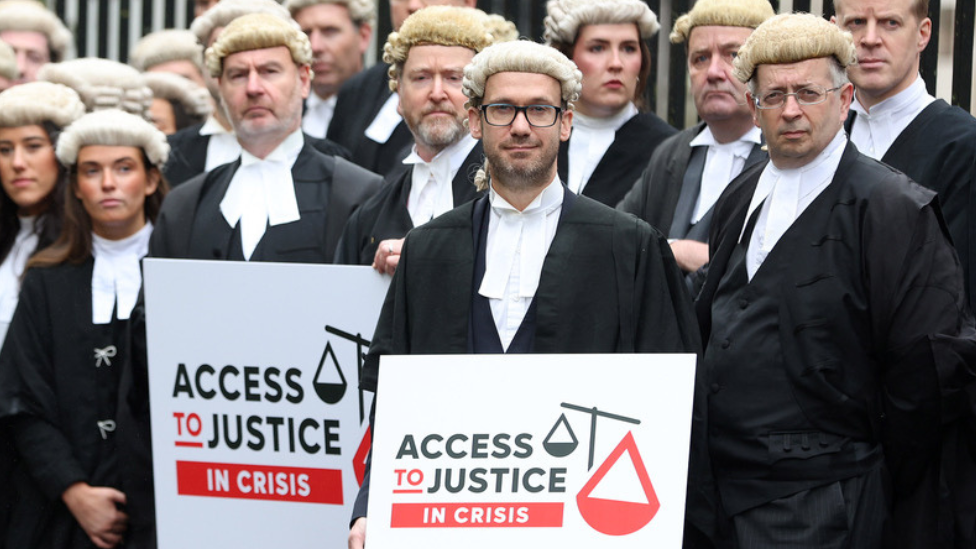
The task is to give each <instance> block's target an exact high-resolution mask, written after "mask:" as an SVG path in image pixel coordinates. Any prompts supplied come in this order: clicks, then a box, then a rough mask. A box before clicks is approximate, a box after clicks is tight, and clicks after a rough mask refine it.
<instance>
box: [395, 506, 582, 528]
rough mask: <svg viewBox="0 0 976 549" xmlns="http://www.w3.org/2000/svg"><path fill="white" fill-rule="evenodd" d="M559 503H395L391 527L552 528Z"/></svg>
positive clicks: (558, 522) (559, 517)
mask: <svg viewBox="0 0 976 549" xmlns="http://www.w3.org/2000/svg"><path fill="white" fill-rule="evenodd" d="M562 525H563V504H562V503H394V504H393V515H392V517H391V520H390V526H391V527H393V528H553V527H556V528H558V527H560V526H562Z"/></svg>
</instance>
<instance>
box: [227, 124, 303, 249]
mask: <svg viewBox="0 0 976 549" xmlns="http://www.w3.org/2000/svg"><path fill="white" fill-rule="evenodd" d="M304 145H305V136H304V135H302V131H301V129H298V130H295V131H294V132H292V133H291V134H290V135H289V136H288V137H286V138H285V140H284V141H282V142H281V143H280V144H279V145H278V146H277V147H276V148H275V149H274V150H273V151H271V153H270V154H269V155H268V156H266V157H265V158H264V159H261V158H258V157H256V156H254V155H252V154H251V153H249V152H247V151H241V167H240V168H239V169H238V170H237V172H235V173H234V177H233V179H231V181H230V186H229V187H227V192H226V193H225V194H224V198H223V200H221V202H220V213H222V214H223V216H224V220H226V221H227V224H228V225H230V226H231V227H232V228H233V227H235V226H236V225H237V223H238V222H240V223H241V245H242V247H243V252H244V259H245V260H250V259H251V254H252V253H253V252H254V249H255V248H256V247H257V245H258V242H260V241H261V238H262V237H263V236H264V231H265V229H266V228H267V226H268V224H269V223H270V224H271V226H272V227H273V226H275V225H282V224H285V223H292V222H294V221H298V220H299V219H301V215H300V214H299V212H298V199H296V198H295V182H294V181H293V180H292V177H291V167H292V166H293V165H294V164H295V160H297V159H298V153H300V152H301V150H302V147H303V146H304Z"/></svg>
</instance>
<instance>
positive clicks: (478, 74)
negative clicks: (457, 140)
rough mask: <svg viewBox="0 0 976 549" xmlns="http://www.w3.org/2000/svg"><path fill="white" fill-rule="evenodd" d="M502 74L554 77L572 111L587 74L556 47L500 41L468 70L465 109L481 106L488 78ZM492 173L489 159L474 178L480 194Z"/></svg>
mask: <svg viewBox="0 0 976 549" xmlns="http://www.w3.org/2000/svg"><path fill="white" fill-rule="evenodd" d="M500 72H524V73H533V74H544V75H546V76H549V77H552V78H553V79H555V80H556V81H557V82H559V88H560V96H561V98H562V100H563V101H565V102H566V106H567V108H569V109H572V108H573V102H574V101H576V100H577V99H579V94H580V90H581V89H582V87H583V73H581V72H580V70H579V69H578V68H577V67H576V64H575V63H573V62H572V61H571V60H570V59H569V58H568V57H566V56H565V55H563V54H562V53H560V51H559V50H557V49H556V48H551V47H549V46H543V45H542V44H537V43H535V42H529V41H528V40H514V41H511V42H499V43H497V44H494V45H491V46H488V47H487V48H485V49H484V50H482V51H481V53H479V54H477V55H475V56H474V59H472V60H471V63H469V64H468V65H467V66H466V67H464V80H463V81H462V83H461V86H462V90H463V91H464V95H465V96H467V98H468V102H467V103H466V104H465V106H466V107H479V106H481V103H482V100H483V99H484V97H485V85H486V83H487V82H488V78H490V77H491V76H492V75H494V74H498V73H500ZM489 171H490V170H489V168H488V160H487V159H485V163H484V165H483V166H482V168H481V169H479V170H478V173H477V174H475V176H474V184H475V186H476V187H477V188H478V190H479V191H483V190H485V189H487V188H488V186H489V184H490V182H489V177H488V173H489Z"/></svg>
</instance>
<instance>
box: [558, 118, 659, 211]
mask: <svg viewBox="0 0 976 549" xmlns="http://www.w3.org/2000/svg"><path fill="white" fill-rule="evenodd" d="M676 133H678V130H676V129H674V128H673V127H671V126H670V125H668V123H667V122H665V121H663V120H661V119H660V118H658V117H657V115H656V114H654V113H650V112H645V113H640V114H638V115H636V116H634V117H633V118H631V119H630V120H628V121H627V122H626V123H625V124H624V125H623V126H620V128H619V129H618V130H617V132H616V133H615V134H614V138H613V144H612V145H610V148H609V149H607V152H606V153H605V154H604V155H603V158H601V159H600V163H599V164H597V165H596V168H595V169H594V170H593V174H592V175H590V179H589V180H588V182H587V183H586V186H585V187H583V193H582V194H583V196H588V197H590V198H592V199H593V200H596V201H597V202H601V203H603V204H606V205H607V206H610V207H611V208H612V207H614V206H616V205H617V203H618V202H620V201H621V200H622V199H623V197H624V195H626V194H627V191H629V190H630V188H631V187H633V186H634V182H635V181H637V178H638V177H640V174H641V171H643V170H644V167H645V166H647V162H648V160H649V159H650V158H651V154H653V153H654V150H655V149H656V148H657V147H658V145H660V144H661V143H662V142H663V141H664V140H665V139H667V138H668V137H671V136H672V135H674V134H676ZM572 139H573V138H572V136H570V141H572ZM568 171H569V141H564V142H562V143H561V144H560V145H559V178H560V179H562V180H563V181H566V180H567V179H568V175H567V172H568Z"/></svg>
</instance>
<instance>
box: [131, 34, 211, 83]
mask: <svg viewBox="0 0 976 549" xmlns="http://www.w3.org/2000/svg"><path fill="white" fill-rule="evenodd" d="M170 61H189V62H191V63H193V64H194V65H196V67H197V68H198V69H199V70H200V73H201V74H202V73H203V46H201V45H200V44H199V43H198V42H197V37H196V35H195V34H193V33H192V32H190V31H188V30H180V29H166V30H161V31H157V32H152V33H149V34H147V35H145V36H143V37H142V40H139V43H138V44H136V47H135V48H133V49H132V52H131V53H130V54H129V64H130V65H132V66H133V67H135V69H136V70H137V71H140V72H145V71H147V70H149V69H151V68H153V67H155V66H156V65H162V64H163V63H168V62H170Z"/></svg>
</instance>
